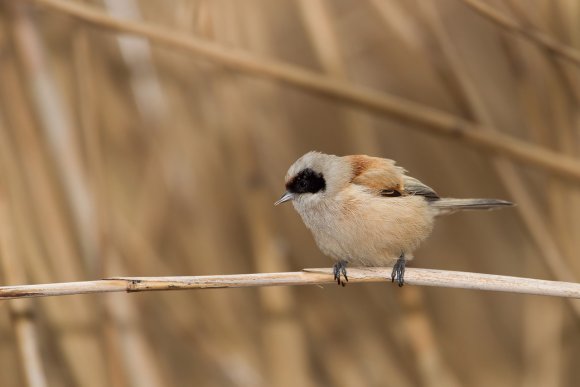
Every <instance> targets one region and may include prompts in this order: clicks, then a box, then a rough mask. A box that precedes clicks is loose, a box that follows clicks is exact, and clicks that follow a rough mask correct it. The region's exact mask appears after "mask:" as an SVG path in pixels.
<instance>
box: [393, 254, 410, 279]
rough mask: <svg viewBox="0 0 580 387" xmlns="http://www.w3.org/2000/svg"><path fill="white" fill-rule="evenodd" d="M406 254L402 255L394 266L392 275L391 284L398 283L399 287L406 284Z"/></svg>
mask: <svg viewBox="0 0 580 387" xmlns="http://www.w3.org/2000/svg"><path fill="white" fill-rule="evenodd" d="M406 263H407V261H406V260H405V253H401V255H400V256H399V259H397V262H395V264H394V265H393V272H392V273H391V282H395V281H397V284H398V285H399V287H401V286H403V285H404V284H405V278H404V277H405V264H406Z"/></svg>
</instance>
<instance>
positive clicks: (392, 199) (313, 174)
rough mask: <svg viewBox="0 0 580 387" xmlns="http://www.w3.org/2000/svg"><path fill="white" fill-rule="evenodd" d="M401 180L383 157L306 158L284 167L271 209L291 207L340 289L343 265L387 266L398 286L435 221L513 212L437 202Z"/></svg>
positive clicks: (490, 205)
mask: <svg viewBox="0 0 580 387" xmlns="http://www.w3.org/2000/svg"><path fill="white" fill-rule="evenodd" d="M406 173H407V171H406V170H405V169H404V168H402V167H400V166H398V165H396V162H395V161H393V160H390V159H386V158H380V157H372V156H367V155H347V156H336V155H330V154H324V153H321V152H317V151H311V152H308V153H306V154H305V155H303V156H302V157H300V158H299V159H298V160H296V161H295V162H294V163H293V164H292V165H291V166H290V168H289V169H288V172H287V174H286V178H285V188H286V192H284V194H283V195H282V196H281V197H280V199H278V200H277V201H276V202H275V203H274V205H275V206H277V205H279V204H282V203H284V202H288V201H291V202H292V204H293V206H294V209H295V210H296V211H297V212H298V214H300V217H301V218H302V221H303V222H304V224H305V225H306V227H307V228H308V229H310V231H311V232H312V235H313V236H314V240H315V241H316V244H317V245H318V247H319V249H320V250H321V251H322V252H323V253H324V254H325V255H327V256H329V257H331V258H333V259H334V260H335V261H336V262H335V264H334V266H333V273H334V279H335V281H337V283H338V284H339V285H342V286H344V285H345V284H346V282H348V276H347V266H348V265H354V266H386V265H389V266H390V265H392V266H393V270H392V273H391V281H392V282H395V281H396V282H397V284H398V285H399V286H403V284H404V282H405V281H404V274H405V267H406V263H407V261H408V260H410V259H412V257H413V255H412V254H413V252H414V251H415V249H417V247H419V245H420V244H421V242H423V241H424V240H425V239H426V238H427V237H428V236H429V235H430V234H431V231H432V230H433V225H434V222H435V218H437V217H438V216H440V215H447V214H452V213H454V212H457V211H463V210H491V209H497V208H502V207H509V206H512V205H513V203H511V202H509V201H506V200H499V199H455V198H442V197H440V196H439V195H438V194H437V192H435V191H434V190H433V189H432V188H430V187H429V186H427V185H425V184H423V183H422V182H420V181H419V180H417V179H415V178H413V177H411V176H408V175H407V174H406Z"/></svg>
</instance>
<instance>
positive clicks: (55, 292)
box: [0, 267, 580, 300]
mask: <svg viewBox="0 0 580 387" xmlns="http://www.w3.org/2000/svg"><path fill="white" fill-rule="evenodd" d="M391 271H392V268H390V267H372V268H350V269H348V279H349V283H362V282H383V281H389V282H390V278H391ZM334 282H335V280H334V278H333V275H332V269H324V268H318V269H304V270H302V271H297V272H285V273H252V274H229V275H207V276H178V277H112V278H105V279H101V280H95V281H81V282H60V283H51V284H39V285H18V286H0V300H8V299H14V298H27V297H51V296H65V295H72V294H87V293H110V292H129V293H130V292H144V291H154V290H185V289H213V288H244V287H263V286H290V285H324V284H332V283H334ZM405 283H406V284H407V285H419V286H436V287H444V288H460V289H473V290H486V291H496V292H508V293H523V294H533V295H541V296H554V297H568V298H580V284H578V283H573V282H560V281H547V280H540V279H534V278H522V277H510V276H503V275H493V274H481V273H470V272H461V271H448V270H434V269H414V268H408V269H407V270H406V271H405Z"/></svg>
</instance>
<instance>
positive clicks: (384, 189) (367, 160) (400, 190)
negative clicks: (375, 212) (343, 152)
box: [346, 155, 439, 200]
mask: <svg viewBox="0 0 580 387" xmlns="http://www.w3.org/2000/svg"><path fill="white" fill-rule="evenodd" d="M346 157H348V158H349V161H350V162H351V164H352V166H353V178H352V180H351V182H352V183H353V184H358V185H361V186H364V187H366V188H368V189H369V190H371V191H372V192H375V193H376V194H377V195H381V196H386V197H396V196H409V195H420V196H424V197H425V198H426V199H427V200H436V199H439V196H438V195H437V193H436V192H435V191H434V190H433V189H431V188H429V187H428V186H426V185H425V184H423V183H421V182H420V181H419V180H417V179H415V178H413V177H410V176H407V175H405V170H404V169H403V168H401V167H399V166H397V165H395V162H394V161H393V160H389V159H383V158H379V157H370V156H366V155H355V156H346Z"/></svg>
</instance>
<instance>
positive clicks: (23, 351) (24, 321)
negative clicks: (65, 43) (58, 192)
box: [0, 117, 48, 387]
mask: <svg viewBox="0 0 580 387" xmlns="http://www.w3.org/2000/svg"><path fill="white" fill-rule="evenodd" d="M12 153H13V152H12V150H11V147H10V145H9V144H8V138H7V131H6V128H5V127H4V125H3V122H2V117H0V166H2V167H3V168H0V171H1V172H2V176H3V177H4V178H6V177H11V176H10V171H7V170H6V169H10V168H7V167H8V165H10V162H11V160H10V158H11V156H13V154H12ZM3 180H4V179H3ZM6 181H12V179H6ZM13 218H14V216H13V214H11V213H10V211H9V205H8V193H7V192H4V190H0V268H1V269H2V279H3V280H2V282H3V283H15V284H17V283H24V282H26V278H27V275H26V272H25V268H24V266H23V265H22V264H21V263H22V262H23V261H24V260H23V259H21V252H20V251H18V246H17V242H16V238H15V236H14V232H13V225H12V224H10V219H13ZM9 308H10V317H11V320H12V324H13V328H14V334H15V337H16V342H17V344H18V354H19V356H20V365H21V367H22V370H23V374H24V380H25V381H26V385H27V386H30V387H44V386H47V385H48V383H47V381H46V376H45V373H44V369H43V365H42V360H41V356H40V349H39V343H38V335H37V329H36V322H35V317H34V315H35V314H34V307H33V305H32V303H31V302H26V301H25V300H21V301H20V302H18V303H15V304H10V306H9Z"/></svg>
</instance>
